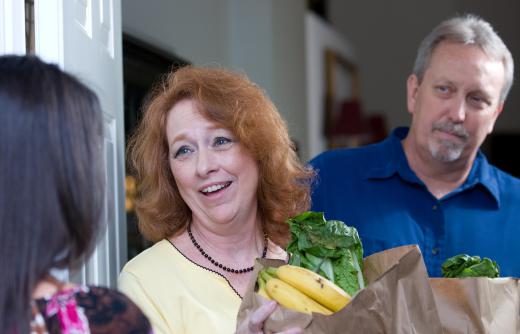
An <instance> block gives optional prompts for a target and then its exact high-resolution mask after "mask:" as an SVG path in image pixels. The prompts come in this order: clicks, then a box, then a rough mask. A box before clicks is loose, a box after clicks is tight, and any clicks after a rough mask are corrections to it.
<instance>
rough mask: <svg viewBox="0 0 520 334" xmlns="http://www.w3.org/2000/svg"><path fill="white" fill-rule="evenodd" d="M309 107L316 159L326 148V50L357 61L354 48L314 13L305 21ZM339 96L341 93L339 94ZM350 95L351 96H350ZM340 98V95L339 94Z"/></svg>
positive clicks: (311, 137)
mask: <svg viewBox="0 0 520 334" xmlns="http://www.w3.org/2000/svg"><path fill="white" fill-rule="evenodd" d="M305 38H306V44H305V45H306V52H305V54H306V56H307V57H306V67H307V106H308V119H307V122H308V125H307V129H308V133H307V136H308V138H309V153H310V156H311V157H314V156H316V155H318V154H319V153H321V152H322V151H324V150H325V149H326V148H327V141H326V138H325V136H324V133H323V132H324V131H323V130H324V127H325V124H324V119H325V117H324V116H325V115H324V105H325V94H326V92H325V87H326V78H325V50H326V49H331V50H334V51H335V52H336V53H337V54H338V55H340V56H342V57H343V58H344V59H349V60H350V61H352V62H356V61H357V57H356V52H355V50H354V47H353V46H352V44H351V43H349V41H348V40H346V39H345V38H344V37H343V36H342V35H340V34H339V33H338V32H337V31H335V30H334V29H333V28H332V27H331V26H330V24H328V23H327V22H325V21H323V19H322V18H320V17H318V16H317V15H315V14H314V13H312V12H308V13H307V14H306V18H305ZM338 93H339V92H338ZM347 93H348V92H347ZM338 95H339V94H338Z"/></svg>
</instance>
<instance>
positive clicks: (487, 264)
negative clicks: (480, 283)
mask: <svg viewBox="0 0 520 334" xmlns="http://www.w3.org/2000/svg"><path fill="white" fill-rule="evenodd" d="M441 270H442V276H443V277H449V278H453V277H457V278H463V277H490V278H495V277H498V276H499V268H498V265H497V263H496V262H495V261H492V260H491V259H488V258H487V257H485V258H483V259H481V258H480V257H479V256H469V255H467V254H459V255H456V256H453V257H450V258H449V259H447V260H446V261H444V263H443V264H442V267H441Z"/></svg>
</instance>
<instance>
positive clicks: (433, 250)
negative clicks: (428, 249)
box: [432, 247, 439, 255]
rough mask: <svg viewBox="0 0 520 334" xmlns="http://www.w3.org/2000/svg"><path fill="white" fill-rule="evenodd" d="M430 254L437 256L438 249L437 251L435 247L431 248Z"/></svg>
mask: <svg viewBox="0 0 520 334" xmlns="http://www.w3.org/2000/svg"><path fill="white" fill-rule="evenodd" d="M432 254H433V255H437V254H439V249H438V248H437V247H436V248H433V249H432Z"/></svg>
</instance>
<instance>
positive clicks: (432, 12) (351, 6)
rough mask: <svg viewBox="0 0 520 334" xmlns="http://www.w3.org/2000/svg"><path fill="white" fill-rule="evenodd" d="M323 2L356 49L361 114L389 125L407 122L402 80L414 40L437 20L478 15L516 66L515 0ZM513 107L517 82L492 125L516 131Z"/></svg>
mask: <svg viewBox="0 0 520 334" xmlns="http://www.w3.org/2000/svg"><path fill="white" fill-rule="evenodd" d="M329 1H330V3H329V17H330V20H331V23H332V24H333V26H335V27H336V29H337V30H338V31H339V32H340V33H341V34H343V35H344V36H345V37H346V38H348V39H349V41H351V42H352V44H353V45H354V46H355V48H356V52H357V55H358V57H357V59H358V64H359V67H360V73H361V81H362V83H361V84H362V97H363V104H364V109H365V111H366V112H367V113H373V112H382V113H384V114H385V115H386V116H387V121H388V127H389V129H391V128H394V127H396V126H399V125H407V124H409V123H410V116H409V114H408V112H407V111H406V78H407V77H408V75H409V74H410V73H411V71H412V67H413V62H414V60H415V55H416V52H417V48H418V46H419V43H420V42H421V40H422V39H423V38H424V37H425V36H426V34H428V33H429V32H430V31H431V29H433V27H434V26H436V25H437V24H438V23H439V22H441V21H442V20H443V19H446V18H449V17H451V16H453V15H455V14H461V13H468V12H470V13H474V14H477V15H480V16H482V17H483V18H485V19H486V20H488V21H490V22H491V23H492V24H493V25H494V27H495V29H496V30H497V31H498V33H499V34H500V36H501V37H502V39H503V40H504V42H505V43H506V44H507V45H508V47H509V49H510V50H511V52H512V53H513V57H514V58H515V60H516V63H517V66H518V64H520V60H519V58H520V46H519V44H520V41H519V32H520V21H519V20H518V15H519V13H520V10H519V7H520V5H519V3H518V2H517V1H515V0H503V1H500V2H496V1H495V2H491V1H487V0H450V1H436V2H432V1H417V0H401V1H392V2H390V1H379V0H365V1H344V0H329ZM515 73H518V70H515ZM516 77H518V75H516ZM519 109H520V87H518V84H517V85H516V86H513V89H512V91H511V93H510V96H509V98H508V100H507V102H506V106H505V111H504V113H503V114H502V116H501V117H500V118H499V120H498V122H497V124H496V128H495V129H496V130H497V131H502V132H520V113H519V112H518V111H517V110H519Z"/></svg>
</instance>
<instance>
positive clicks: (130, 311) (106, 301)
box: [31, 286, 152, 334]
mask: <svg viewBox="0 0 520 334" xmlns="http://www.w3.org/2000/svg"><path fill="white" fill-rule="evenodd" d="M32 314H33V318H32V321H31V334H54V333H61V334H87V333H92V334H98V333H107V334H108V333H114V334H123V333H124V334H127V333H132V334H141V333H142V334H150V333H152V330H151V326H150V323H149V322H148V319H147V318H146V317H145V316H144V314H143V313H142V312H141V310H140V309H139V308H138V307H137V306H136V305H135V304H134V303H133V302H132V301H130V300H129V299H128V298H127V297H126V296H125V295H123V294H122V293H120V292H117V291H115V290H112V289H107V288H102V287H91V286H74V287H72V288H68V289H61V290H60V291H59V292H57V293H55V294H54V295H52V296H50V297H48V298H41V299H37V300H35V301H33V303H32Z"/></svg>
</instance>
